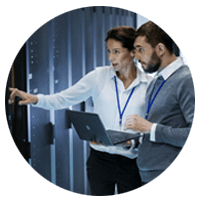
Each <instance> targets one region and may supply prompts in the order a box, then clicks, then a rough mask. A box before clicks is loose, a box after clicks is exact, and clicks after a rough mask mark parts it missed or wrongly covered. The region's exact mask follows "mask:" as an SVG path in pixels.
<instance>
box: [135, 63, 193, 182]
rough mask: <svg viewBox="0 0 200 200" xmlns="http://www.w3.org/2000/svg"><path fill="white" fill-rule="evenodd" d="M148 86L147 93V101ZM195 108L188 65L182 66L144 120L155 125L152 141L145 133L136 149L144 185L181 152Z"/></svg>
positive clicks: (165, 85) (168, 80) (158, 96)
mask: <svg viewBox="0 0 200 200" xmlns="http://www.w3.org/2000/svg"><path fill="white" fill-rule="evenodd" d="M151 87H153V86H152V85H150V87H149V89H148V90H147V95H146V102H148V99H149V95H150V93H151V91H152V90H151ZM146 104H147V103H146ZM146 106H147V105H146ZM194 106H195V98H194V86H193V81H192V77H191V74H190V71H189V68H188V66H181V67H180V68H179V69H177V70H176V71H175V72H174V73H173V74H172V75H171V76H170V77H169V78H168V79H167V80H166V82H165V84H164V85H163V87H162V88H161V90H160V91H159V93H158V95H157V97H156V98H155V101H154V103H153V105H152V107H151V110H150V113H149V115H148V118H147V120H148V121H150V122H153V123H157V124H158V125H157V127H156V131H155V142H151V141H150V134H145V136H144V139H143V142H142V144H141V145H140V147H139V155H138V158H137V164H138V167H139V170H140V175H141V178H142V181H143V182H149V181H151V180H153V179H154V178H156V177H157V176H158V175H159V174H161V173H162V172H163V171H164V170H165V169H166V168H167V167H168V166H169V165H170V164H171V163H172V162H173V161H174V159H175V158H176V157H177V155H178V154H179V153H180V151H181V149H182V147H183V146H184V144H185V142H186V139H187V137H188V135H189V132H190V128H191V126H192V121H193V116H194Z"/></svg>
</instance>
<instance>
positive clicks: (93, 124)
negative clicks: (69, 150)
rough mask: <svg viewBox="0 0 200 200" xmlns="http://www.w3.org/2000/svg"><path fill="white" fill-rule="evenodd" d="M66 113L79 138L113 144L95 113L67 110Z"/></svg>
mask: <svg viewBox="0 0 200 200" xmlns="http://www.w3.org/2000/svg"><path fill="white" fill-rule="evenodd" d="M67 115H68V117H69V120H70V122H71V123H72V124H73V126H74V129H75V130H76V132H77V134H78V135H79V137H80V139H82V140H88V141H96V142H97V143H102V144H103V145H113V143H112V141H111V139H110V138H109V136H108V134H107V132H106V130H105V128H104V126H103V123H102V122H101V120H100V118H99V116H98V115H97V114H95V113H87V112H81V111H73V110H67Z"/></svg>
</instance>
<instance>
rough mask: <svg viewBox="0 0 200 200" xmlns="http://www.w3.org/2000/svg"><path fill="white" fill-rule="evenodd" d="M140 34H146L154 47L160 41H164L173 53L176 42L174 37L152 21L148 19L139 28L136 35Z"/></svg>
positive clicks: (147, 39) (147, 40)
mask: <svg viewBox="0 0 200 200" xmlns="http://www.w3.org/2000/svg"><path fill="white" fill-rule="evenodd" d="M138 36H145V37H146V42H148V43H149V44H150V45H151V46H152V47H153V48H155V47H156V46H157V45H158V44H159V43H162V44H164V45H165V47H166V48H167V49H168V51H169V53H170V54H172V53H173V43H174V42H173V40H172V38H171V37H170V36H169V35H168V34H167V33H166V32H165V31H163V30H162V29H161V28H160V27H159V26H157V25H156V24H154V23H153V22H152V21H148V22H147V23H145V24H143V25H142V26H141V27H140V28H139V29H138V30H137V32H136V37H138Z"/></svg>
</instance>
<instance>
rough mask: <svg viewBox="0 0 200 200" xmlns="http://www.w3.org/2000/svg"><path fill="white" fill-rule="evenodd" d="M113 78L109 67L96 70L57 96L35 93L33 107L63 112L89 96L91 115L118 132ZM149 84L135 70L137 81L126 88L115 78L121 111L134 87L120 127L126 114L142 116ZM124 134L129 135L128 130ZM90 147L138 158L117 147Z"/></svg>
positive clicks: (106, 126) (131, 152) (111, 68)
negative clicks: (35, 101) (91, 107)
mask: <svg viewBox="0 0 200 200" xmlns="http://www.w3.org/2000/svg"><path fill="white" fill-rule="evenodd" d="M114 76H116V73H115V71H114V68H113V67H112V66H106V67H97V68H96V69H95V70H94V71H92V72H90V73H88V74H87V75H86V76H84V77H83V78H82V79H80V80H79V81H78V82H77V83H76V84H75V85H73V86H72V87H70V88H67V89H66V90H63V91H61V92H60V93H56V94H53V95H42V94H38V95H37V97H38V103H37V104H36V105H33V106H35V107H40V108H44V109H48V110H55V109H64V108H68V107H70V106H72V105H75V104H78V103H81V102H82V101H84V100H87V99H88V98H89V97H92V100H93V104H94V113H97V114H98V115H99V117H100V118H101V120H102V122H103V124H104V126H105V128H106V129H115V130H119V111H118V105H117V98H116V88H115V81H114ZM150 81H151V77H149V76H147V75H146V74H145V73H144V72H142V71H140V69H138V68H137V78H136V79H135V80H134V81H133V82H132V83H131V85H130V86H129V87H128V88H127V89H125V88H124V85H123V82H122V81H121V80H120V79H118V78H117V87H118V93H119V101H120V107H121V110H123V108H124V105H125V103H126V101H127V98H128V96H129V94H130V92H131V90H132V88H133V87H135V86H136V87H135V90H134V92H133V94H132V96H131V98H130V101H129V103H128V105H127V107H126V109H125V111H124V114H123V118H122V128H123V127H124V123H125V120H126V116H127V115H132V114H138V115H139V116H141V117H144V116H145V112H146V110H145V107H144V105H145V95H146V89H147V87H148V84H149V82H150ZM126 131H128V132H130V131H131V130H130V129H129V130H126ZM132 132H133V131H132ZM90 146H91V147H92V148H93V149H95V150H97V151H103V152H107V153H110V154H118V155H122V156H126V157H128V158H132V159H133V158H135V157H136V156H137V153H136V152H135V151H134V152H133V151H131V150H125V149H123V148H122V147H121V146H120V145H119V146H104V145H91V144H90Z"/></svg>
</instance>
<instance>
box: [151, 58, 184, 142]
mask: <svg viewBox="0 0 200 200" xmlns="http://www.w3.org/2000/svg"><path fill="white" fill-rule="evenodd" d="M183 65H184V62H183V59H182V58H181V57H178V58H177V59H176V60H175V61H174V62H172V63H171V64H169V65H168V66H167V67H165V68H164V69H163V70H162V71H160V72H159V73H158V74H156V75H155V78H157V77H158V76H162V77H163V78H164V80H165V81H166V80H167V79H168V78H169V77H170V76H171V75H172V74H173V73H174V72H175V71H176V70H177V69H179V68H180V67H181V66H183ZM156 126H157V124H156V123H154V124H153V125H152V127H151V132H150V140H151V141H152V142H155V140H156V138H155V132H156Z"/></svg>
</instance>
